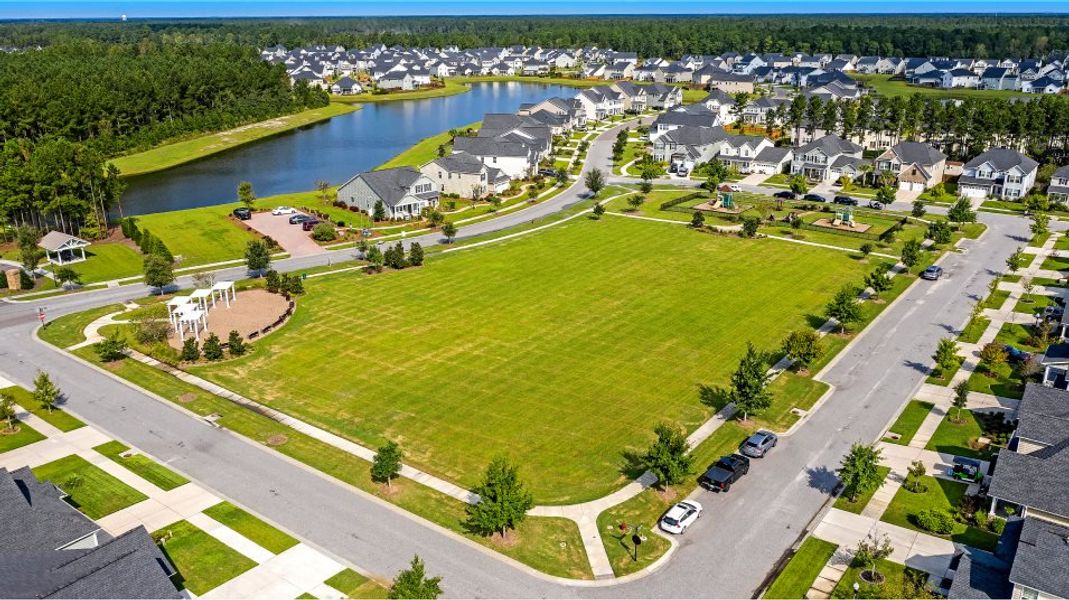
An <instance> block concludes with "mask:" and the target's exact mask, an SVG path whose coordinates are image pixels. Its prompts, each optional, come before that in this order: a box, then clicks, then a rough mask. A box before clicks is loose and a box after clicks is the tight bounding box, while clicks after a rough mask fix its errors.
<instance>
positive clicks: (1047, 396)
mask: <svg viewBox="0 0 1069 600" xmlns="http://www.w3.org/2000/svg"><path fill="white" fill-rule="evenodd" d="M1017 419H1018V425H1017V435H1018V436H1019V437H1022V438H1025V439H1027V440H1031V441H1034V442H1038V443H1040V444H1044V445H1047V446H1053V445H1057V444H1061V443H1064V442H1065V441H1066V439H1069V391H1066V390H1060V389H1057V388H1053V387H1046V386H1043V385H1037V384H1034V383H1030V384H1028V385H1027V386H1025V389H1024V396H1023V397H1022V398H1021V403H1020V405H1019V406H1018V407H1017Z"/></svg>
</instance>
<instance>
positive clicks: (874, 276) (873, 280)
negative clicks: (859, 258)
mask: <svg viewBox="0 0 1069 600" xmlns="http://www.w3.org/2000/svg"><path fill="white" fill-rule="evenodd" d="M892 284H893V281H892V280H891V276H890V275H888V274H887V269H885V268H884V267H882V266H878V267H876V268H875V269H873V270H872V272H870V273H869V274H868V275H865V285H866V286H868V287H870V288H872V297H873V298H879V296H880V294H881V293H883V292H886V291H887V290H889V289H891V285H892Z"/></svg>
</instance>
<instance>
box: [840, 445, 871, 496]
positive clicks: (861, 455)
mask: <svg viewBox="0 0 1069 600" xmlns="http://www.w3.org/2000/svg"><path fill="white" fill-rule="evenodd" d="M881 454H882V451H881V450H880V449H879V448H877V447H876V444H868V445H866V444H861V443H856V442H855V443H854V444H853V445H852V446H850V451H849V452H847V453H846V455H844V456H843V458H842V460H841V461H840V463H839V468H838V469H837V470H836V471H835V472H836V473H838V475H839V479H841V480H842V482H843V494H844V495H845V496H846V497H848V498H850V501H851V502H857V497H858V495H863V494H867V493H869V492H870V491H872V490H874V489H876V488H877V487H879V485H880V482H881V481H883V476H882V475H881V474H880V469H879V467H880V458H881Z"/></svg>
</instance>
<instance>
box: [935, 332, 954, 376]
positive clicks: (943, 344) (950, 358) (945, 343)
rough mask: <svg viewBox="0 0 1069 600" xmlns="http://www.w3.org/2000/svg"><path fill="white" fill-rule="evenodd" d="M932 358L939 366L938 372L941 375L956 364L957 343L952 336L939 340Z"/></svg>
mask: <svg viewBox="0 0 1069 600" xmlns="http://www.w3.org/2000/svg"><path fill="white" fill-rule="evenodd" d="M932 358H933V359H934V360H935V364H936V365H937V366H938V367H939V373H940V374H941V375H943V376H946V375H949V374H950V372H951V371H953V370H954V367H956V366H957V365H958V343H957V342H955V341H954V338H943V339H941V340H939V345H938V346H937V347H936V349H935V354H933V355H932Z"/></svg>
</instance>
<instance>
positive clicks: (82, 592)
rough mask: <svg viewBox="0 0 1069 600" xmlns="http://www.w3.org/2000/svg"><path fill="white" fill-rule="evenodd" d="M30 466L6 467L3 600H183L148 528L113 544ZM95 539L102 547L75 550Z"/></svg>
mask: <svg viewBox="0 0 1069 600" xmlns="http://www.w3.org/2000/svg"><path fill="white" fill-rule="evenodd" d="M62 498H63V493H62V492H61V491H60V490H59V489H58V488H57V487H56V486H54V485H52V484H51V483H47V482H41V481H38V480H37V478H36V477H35V476H34V475H33V473H32V472H31V471H30V470H29V469H28V468H22V469H18V470H16V471H12V472H9V471H7V470H6V469H2V468H0V540H3V552H0V598H181V597H182V596H181V595H180V594H179V593H178V590H177V589H175V586H174V584H173V583H172V582H171V579H170V577H171V576H172V575H174V573H175V569H174V567H173V566H172V565H171V563H170V561H168V560H167V558H166V556H164V554H163V552H162V551H161V550H160V549H159V548H158V547H157V546H156V544H155V542H153V541H152V538H151V537H149V535H148V532H147V531H145V528H144V527H138V528H136V529H132V530H130V531H128V532H126V533H124V534H122V535H120V536H119V537H116V538H113V537H112V536H111V535H109V534H108V533H107V532H105V531H103V530H101V529H100V527H99V526H98V525H97V524H96V523H94V522H93V521H92V520H90V519H89V518H88V517H86V516H85V515H83V514H81V513H79V512H78V511H77V510H75V509H74V507H73V506H71V505H69V504H67V503H66V502H64V501H63V500H62ZM94 534H95V535H96V540H97V542H98V545H96V546H95V547H89V548H78V549H74V548H70V547H69V546H70V545H71V544H72V543H73V542H75V541H79V540H86V539H91V537H90V536H92V535H94Z"/></svg>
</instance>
